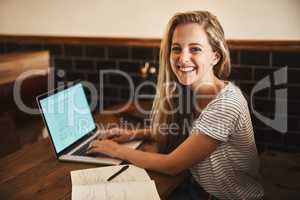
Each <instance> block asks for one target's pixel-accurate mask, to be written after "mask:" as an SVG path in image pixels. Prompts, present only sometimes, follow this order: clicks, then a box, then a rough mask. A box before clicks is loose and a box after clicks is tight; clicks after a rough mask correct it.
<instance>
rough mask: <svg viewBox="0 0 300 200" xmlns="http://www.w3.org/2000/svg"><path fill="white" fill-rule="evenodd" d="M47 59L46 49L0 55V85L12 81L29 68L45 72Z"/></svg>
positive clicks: (47, 64) (47, 66)
mask: <svg viewBox="0 0 300 200" xmlns="http://www.w3.org/2000/svg"><path fill="white" fill-rule="evenodd" d="M49 60H50V56H49V52H48V51H40V52H28V53H10V54H4V55H0V85H3V84H7V83H12V82H14V81H15V80H16V79H17V77H18V76H19V75H20V74H22V73H23V72H28V70H30V69H43V70H45V73H47V71H48V68H49Z"/></svg>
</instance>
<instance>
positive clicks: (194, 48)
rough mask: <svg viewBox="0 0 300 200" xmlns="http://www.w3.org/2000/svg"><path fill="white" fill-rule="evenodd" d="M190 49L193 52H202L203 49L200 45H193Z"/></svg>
mask: <svg viewBox="0 0 300 200" xmlns="http://www.w3.org/2000/svg"><path fill="white" fill-rule="evenodd" d="M190 51H191V52H192V53H197V52H200V51H201V49H200V48H199V47H192V48H191V49H190Z"/></svg>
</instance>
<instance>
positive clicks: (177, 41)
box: [170, 23, 219, 87]
mask: <svg viewBox="0 0 300 200" xmlns="http://www.w3.org/2000/svg"><path fill="white" fill-rule="evenodd" d="M218 60H219V56H218V53H216V52H213V50H212V47H211V46H210V44H209V42H208V38H207V34H206V32H205V31H204V29H203V27H202V26H200V25H199V24H197V23H187V24H181V25H178V26H177V27H176V28H175V30H174V33H173V37H172V44H171V54H170V64H171V68H172V71H173V72H174V74H175V75H176V77H177V79H178V81H179V82H180V83H181V84H183V85H191V86H192V87H193V86H194V87H196V86H197V85H198V84H200V83H202V82H205V81H212V79H213V78H214V73H213V66H214V65H215V64H217V62H218Z"/></svg>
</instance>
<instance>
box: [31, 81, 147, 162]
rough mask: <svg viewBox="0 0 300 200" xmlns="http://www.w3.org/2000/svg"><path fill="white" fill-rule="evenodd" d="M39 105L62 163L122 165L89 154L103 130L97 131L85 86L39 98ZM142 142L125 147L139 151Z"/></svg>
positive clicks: (73, 87)
mask: <svg viewBox="0 0 300 200" xmlns="http://www.w3.org/2000/svg"><path fill="white" fill-rule="evenodd" d="M37 102H38V106H39V109H40V112H41V115H42V118H43V121H44V124H45V127H46V128H47V130H48V133H49V136H50V140H51V144H52V146H53V149H54V152H55V155H56V157H57V158H58V159H59V160H61V161H73V162H84V163H98V164H107V165H118V164H120V163H121V162H122V160H119V159H115V158H111V157H108V156H105V155H103V154H96V155H87V154H86V151H87V149H88V146H89V144H90V142H91V141H93V140H94V139H96V138H97V137H98V136H99V135H100V134H101V133H103V131H104V130H99V129H98V128H97V125H96V123H95V121H94V118H93V115H92V113H91V110H90V107H89V104H88V101H87V98H86V94H85V91H84V86H83V84H82V83H80V82H76V83H74V84H72V85H68V86H67V87H60V88H57V89H55V90H53V91H49V92H47V93H45V94H42V95H39V96H38V97H37ZM141 142H142V141H131V142H128V143H124V144H122V145H125V146H128V147H130V148H137V147H138V146H139V145H140V144H141Z"/></svg>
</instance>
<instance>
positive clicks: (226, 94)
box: [208, 82, 248, 110]
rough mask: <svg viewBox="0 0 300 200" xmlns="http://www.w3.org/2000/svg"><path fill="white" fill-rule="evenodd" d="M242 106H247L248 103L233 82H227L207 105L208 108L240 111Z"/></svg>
mask: <svg viewBox="0 0 300 200" xmlns="http://www.w3.org/2000/svg"><path fill="white" fill-rule="evenodd" d="M244 106H248V103H247V100H246V99H245V97H244V96H243V94H242V92H241V90H240V88H239V87H238V86H236V85H235V84H234V83H233V82H228V83H227V84H226V86H225V87H224V88H223V89H222V90H221V91H220V93H219V94H218V95H217V96H216V98H215V99H214V100H213V101H212V102H211V103H210V104H209V105H208V108H216V107H222V108H223V107H224V108H234V109H236V110H242V108H244Z"/></svg>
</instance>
